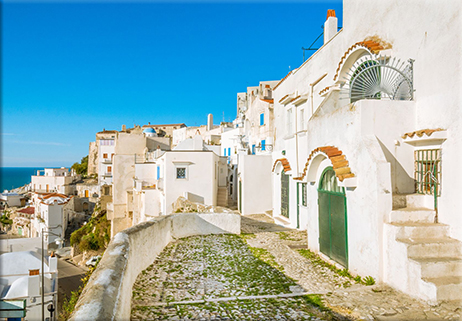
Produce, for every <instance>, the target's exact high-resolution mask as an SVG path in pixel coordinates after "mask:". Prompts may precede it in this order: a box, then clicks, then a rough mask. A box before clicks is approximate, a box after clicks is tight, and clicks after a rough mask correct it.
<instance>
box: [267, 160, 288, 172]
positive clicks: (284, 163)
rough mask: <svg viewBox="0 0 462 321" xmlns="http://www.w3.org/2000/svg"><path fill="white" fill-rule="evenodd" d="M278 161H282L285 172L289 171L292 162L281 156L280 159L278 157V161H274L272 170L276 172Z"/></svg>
mask: <svg viewBox="0 0 462 321" xmlns="http://www.w3.org/2000/svg"><path fill="white" fill-rule="evenodd" d="M278 162H281V164H282V167H283V168H284V172H288V171H290V170H291V168H290V164H289V161H288V160H287V158H279V159H276V161H275V162H274V164H273V169H272V170H271V171H272V172H274V169H275V168H276V165H277V163H278Z"/></svg>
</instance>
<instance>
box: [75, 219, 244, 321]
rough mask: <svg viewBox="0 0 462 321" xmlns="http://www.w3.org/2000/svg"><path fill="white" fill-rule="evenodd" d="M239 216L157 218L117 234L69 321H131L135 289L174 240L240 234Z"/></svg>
mask: <svg viewBox="0 0 462 321" xmlns="http://www.w3.org/2000/svg"><path fill="white" fill-rule="evenodd" d="M240 230H241V217H240V215H239V214H236V213H181V214H172V215H167V216H162V217H158V218H154V219H152V220H150V221H147V222H144V223H140V224H138V225H135V226H133V227H130V228H128V229H125V230H123V231H121V232H119V233H117V234H116V235H115V236H114V238H113V239H112V240H111V242H110V243H109V246H108V248H107V249H106V252H105V253H104V256H103V258H102V259H101V262H99V264H98V267H97V269H96V270H95V271H94V272H93V274H92V276H91V278H90V280H89V281H88V284H87V285H86V286H85V289H84V290H83V292H82V295H81V296H80V299H79V301H78V302H77V304H76V306H75V310H74V313H73V314H72V316H71V318H70V320H85V321H86V320H129V319H130V312H131V297H132V287H133V284H134V282H135V280H136V278H137V277H138V274H140V273H141V271H143V270H144V269H146V268H147V267H148V266H149V265H151V264H152V263H153V262H154V260H155V259H156V257H157V256H158V255H159V254H160V253H161V252H162V250H163V249H164V248H165V246H167V244H169V243H170V242H171V241H172V240H174V239H178V238H182V237H187V236H193V235H208V234H229V233H232V234H240Z"/></svg>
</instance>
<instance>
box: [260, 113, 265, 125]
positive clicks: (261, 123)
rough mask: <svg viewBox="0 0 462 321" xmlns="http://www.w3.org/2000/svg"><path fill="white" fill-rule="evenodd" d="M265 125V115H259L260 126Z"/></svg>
mask: <svg viewBox="0 0 462 321" xmlns="http://www.w3.org/2000/svg"><path fill="white" fill-rule="evenodd" d="M264 124H265V114H264V113H262V114H260V126H263V125H264Z"/></svg>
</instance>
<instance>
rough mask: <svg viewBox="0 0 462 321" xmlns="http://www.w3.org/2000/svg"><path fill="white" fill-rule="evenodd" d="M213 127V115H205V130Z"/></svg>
mask: <svg viewBox="0 0 462 321" xmlns="http://www.w3.org/2000/svg"><path fill="white" fill-rule="evenodd" d="M212 129H213V115H212V114H208V115H207V130H212Z"/></svg>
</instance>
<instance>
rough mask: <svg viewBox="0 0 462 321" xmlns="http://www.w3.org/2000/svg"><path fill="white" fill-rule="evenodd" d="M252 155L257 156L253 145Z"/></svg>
mask: <svg viewBox="0 0 462 321" xmlns="http://www.w3.org/2000/svg"><path fill="white" fill-rule="evenodd" d="M252 155H255V145H252Z"/></svg>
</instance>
